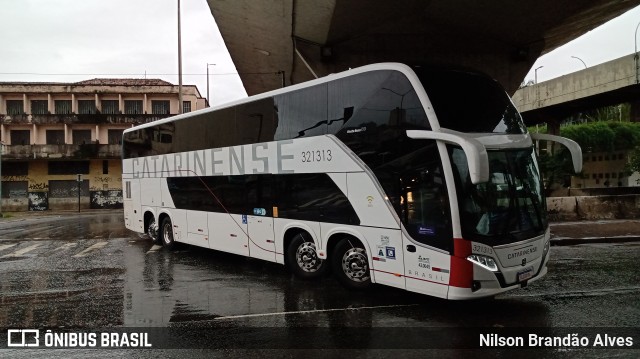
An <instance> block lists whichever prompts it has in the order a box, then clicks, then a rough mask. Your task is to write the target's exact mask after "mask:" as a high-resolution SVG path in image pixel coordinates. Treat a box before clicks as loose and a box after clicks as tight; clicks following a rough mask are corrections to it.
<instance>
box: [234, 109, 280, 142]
mask: <svg viewBox="0 0 640 359" xmlns="http://www.w3.org/2000/svg"><path fill="white" fill-rule="evenodd" d="M277 120H278V119H277V117H276V113H275V107H274V104H273V99H272V98H266V99H263V100H259V101H254V102H250V103H247V104H243V105H239V106H237V107H236V132H237V134H238V135H237V137H238V143H237V144H239V145H244V144H247V143H259V142H269V141H273V139H274V136H275V132H276V127H277V126H278V123H277Z"/></svg>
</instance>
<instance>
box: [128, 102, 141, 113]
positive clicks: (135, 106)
mask: <svg viewBox="0 0 640 359" xmlns="http://www.w3.org/2000/svg"><path fill="white" fill-rule="evenodd" d="M124 113H125V114H127V115H141V114H142V113H143V111H142V100H124Z"/></svg>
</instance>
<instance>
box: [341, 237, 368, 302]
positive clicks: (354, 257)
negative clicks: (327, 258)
mask: <svg viewBox="0 0 640 359" xmlns="http://www.w3.org/2000/svg"><path fill="white" fill-rule="evenodd" d="M331 264H332V269H333V273H335V275H336V277H337V278H338V280H339V281H340V282H341V283H342V284H344V285H345V286H346V287H348V288H351V289H366V288H368V287H370V286H371V272H370V271H369V268H370V267H369V261H368V259H367V251H366V250H365V249H364V248H363V247H362V244H360V242H358V241H357V240H354V239H348V238H345V239H342V240H341V241H340V242H338V244H336V247H335V248H334V250H333V254H332V255H331Z"/></svg>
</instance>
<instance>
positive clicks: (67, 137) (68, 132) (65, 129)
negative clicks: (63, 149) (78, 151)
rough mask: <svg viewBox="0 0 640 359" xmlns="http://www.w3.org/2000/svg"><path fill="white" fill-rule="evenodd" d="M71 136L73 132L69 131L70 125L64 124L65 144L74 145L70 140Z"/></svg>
mask: <svg viewBox="0 0 640 359" xmlns="http://www.w3.org/2000/svg"><path fill="white" fill-rule="evenodd" d="M70 134H71V131H69V125H68V124H66V123H65V124H64V143H73V141H72V140H70V139H69V135H70Z"/></svg>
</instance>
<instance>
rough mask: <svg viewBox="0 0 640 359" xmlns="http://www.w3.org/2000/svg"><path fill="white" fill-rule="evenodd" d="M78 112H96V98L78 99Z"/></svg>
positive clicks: (87, 113) (85, 113) (89, 113)
mask: <svg viewBox="0 0 640 359" xmlns="http://www.w3.org/2000/svg"><path fill="white" fill-rule="evenodd" d="M78 113H79V114H81V115H93V114H95V113H96V102H95V101H94V100H78Z"/></svg>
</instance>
